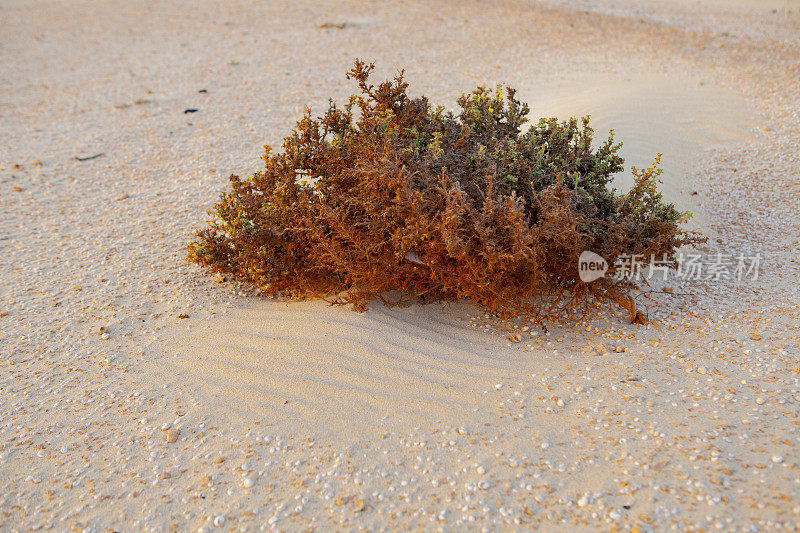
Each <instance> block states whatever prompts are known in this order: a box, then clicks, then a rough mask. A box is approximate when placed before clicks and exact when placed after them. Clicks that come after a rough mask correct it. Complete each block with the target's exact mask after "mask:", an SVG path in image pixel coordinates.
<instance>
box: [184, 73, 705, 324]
mask: <svg viewBox="0 0 800 533" xmlns="http://www.w3.org/2000/svg"><path fill="white" fill-rule="evenodd" d="M372 69H373V65H371V64H370V65H367V64H365V63H363V62H362V61H360V60H356V63H355V66H354V68H353V69H352V70H351V71H350V72H348V74H347V76H348V78H351V79H354V80H355V81H356V83H357V84H358V88H359V90H360V93H359V94H357V95H353V96H351V97H350V100H349V102H348V103H347V105H345V106H344V107H343V108H340V107H337V106H336V105H335V104H334V103H333V102H331V103H330V107H329V108H328V110H327V111H326V112H325V114H324V115H323V116H322V117H320V118H318V119H313V118H312V117H311V115H310V111H306V112H305V114H304V116H303V117H302V119H301V120H300V121H299V122H298V123H297V128H296V130H295V131H293V132H292V134H291V135H289V136H288V137H286V139H285V140H284V142H283V151H282V153H280V154H273V153H271V152H270V149H269V147H267V149H266V154H265V155H264V162H265V165H264V169H263V170H262V171H260V172H256V173H255V174H254V175H253V176H252V177H250V178H247V179H241V178H240V177H238V176H231V177H230V182H231V190H230V191H228V192H225V193H223V194H222V196H221V198H220V200H219V202H218V203H217V204H216V206H215V209H214V212H213V214H214V217H213V218H212V220H211V222H210V224H209V226H208V227H207V228H205V229H202V230H200V231H198V232H197V233H196V237H195V239H194V241H193V242H191V243H190V245H189V259H190V260H191V261H193V262H195V263H199V264H201V265H204V266H206V267H209V268H210V269H211V270H212V271H215V272H221V273H225V274H229V275H231V276H232V277H233V278H235V279H237V280H240V281H243V282H247V283H251V284H254V285H257V286H258V287H260V288H261V289H262V291H263V292H265V293H268V294H269V293H271V294H281V295H284V296H289V297H320V296H321V297H326V296H331V295H337V297H336V300H335V301H337V302H340V303H345V302H348V303H351V304H352V305H353V306H354V307H355V308H356V309H359V310H361V309H364V308H365V306H366V303H367V302H368V301H370V300H371V299H380V300H384V301H385V294H386V293H387V291H391V290H396V291H400V292H401V293H403V294H405V295H407V296H409V297H410V296H416V297H421V298H423V299H425V300H427V301H430V300H454V299H458V298H469V299H470V300H471V301H473V302H474V303H476V304H478V305H480V306H482V307H484V308H486V309H487V310H490V311H492V312H496V313H498V314H505V315H508V314H517V313H519V314H526V315H533V316H536V317H539V318H542V317H546V316H547V317H551V318H558V317H559V316H562V317H563V316H564V309H565V306H570V305H572V306H578V307H581V306H584V305H585V304H586V303H588V302H590V301H592V300H593V299H606V300H607V299H612V300H616V301H618V302H622V303H623V305H624V302H625V301H626V300H625V291H626V289H627V288H628V286H626V285H625V284H623V283H620V282H618V281H615V280H613V279H612V278H611V277H608V276H607V277H605V278H601V279H599V280H596V281H594V282H591V283H584V282H582V281H581V280H580V278H579V276H578V266H577V261H578V256H579V255H580V254H581V252H582V251H584V250H592V251H594V252H596V253H598V254H600V255H601V256H603V257H604V258H605V259H606V260H607V261H608V262H609V264H613V263H614V262H615V260H616V259H617V258H618V257H619V256H620V255H621V254H642V255H644V256H646V257H649V256H650V255H651V254H653V255H655V256H657V257H662V255H663V254H666V256H670V257H671V256H673V255H674V253H675V250H676V248H677V247H679V246H681V245H684V244H691V243H694V242H698V241H699V240H700V239H699V237H697V236H694V235H690V234H688V233H686V232H682V231H681V230H680V229H679V225H680V223H681V222H683V221H684V220H685V218H686V217H687V216H688V215H687V214H684V213H680V212H678V211H677V210H676V209H675V207H674V206H673V205H671V204H669V205H667V204H664V203H663V202H662V198H661V195H660V194H659V193H658V191H657V190H656V185H657V183H658V175H659V173H660V171H659V170H658V169H657V166H656V164H657V162H658V161H657V160H656V164H654V165H653V167H651V168H649V169H646V170H644V171H634V175H635V185H634V187H633V189H632V190H631V191H630V192H629V193H627V194H624V195H621V196H619V195H615V193H614V190H613V189H610V188H609V184H610V182H611V179H612V176H613V175H614V174H615V173H618V172H620V171H622V169H623V160H622V158H621V157H620V156H619V154H618V151H619V148H620V146H621V145H619V144H614V141H613V132H612V135H611V136H610V137H609V138H608V139H607V140H606V141H605V142H603V143H602V144H600V145H599V147H597V148H596V149H593V148H592V134H593V130H592V129H591V128H590V127H589V120H588V118H584V119H583V120H582V121H581V122H579V121H577V120H576V119H571V120H569V121H566V122H559V121H557V120H556V119H542V120H540V121H539V123H538V124H536V125H534V126H532V127H530V128H529V129H527V131H524V132H523V131H522V126H523V125H524V124H525V123H526V122H527V119H526V115H527V114H528V106H527V105H526V104H524V103H521V102H520V101H519V100H517V99H516V98H515V94H514V90H512V89H506V90H505V91H503V90H502V89H501V88H499V87H498V89H497V90H487V89H485V88H478V89H476V90H475V91H473V92H472V93H469V94H465V95H463V96H462V97H461V98H459V100H458V105H459V106H460V108H461V111H460V112H459V113H458V114H457V115H456V114H453V113H452V112H445V110H444V108H442V107H441V106H439V107H434V106H432V105H431V104H430V103H429V102H428V100H427V98H425V97H420V98H410V97H409V96H408V94H407V92H406V90H407V83H406V82H405V81H404V80H403V75H402V73H401V74H400V75H398V76H397V77H396V78H394V79H393V80H390V81H385V82H383V83H381V84H379V85H377V86H374V85H371V84H370V83H369V76H370V72H371V71H372Z"/></svg>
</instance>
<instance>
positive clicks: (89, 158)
mask: <svg viewBox="0 0 800 533" xmlns="http://www.w3.org/2000/svg"><path fill="white" fill-rule="evenodd" d="M103 155H106V154H104V153H103V152H100V153H99V154H94V155H90V156H89V157H78V156H77V155H76V156H75V159H77V160H78V161H89V160H91V159H97V158H98V157H100V156H103Z"/></svg>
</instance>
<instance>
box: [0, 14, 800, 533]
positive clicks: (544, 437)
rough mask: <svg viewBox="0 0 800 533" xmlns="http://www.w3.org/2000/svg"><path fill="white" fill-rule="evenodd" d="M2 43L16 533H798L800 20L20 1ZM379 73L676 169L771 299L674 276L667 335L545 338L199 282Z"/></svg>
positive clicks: (4, 443)
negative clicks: (610, 138)
mask: <svg viewBox="0 0 800 533" xmlns="http://www.w3.org/2000/svg"><path fill="white" fill-rule="evenodd" d="M0 21H2V23H1V24H0V57H2V59H3V60H2V61H1V62H0V131H2V132H3V134H4V135H3V137H4V148H5V149H4V150H3V151H2V152H0V198H1V199H0V202H2V204H1V205H2V210H1V211H0V217H2V219H0V366H2V374H0V376H1V377H0V448H1V449H0V483H2V485H3V486H4V487H6V490H5V491H3V493H2V494H1V495H0V529H2V530H8V531H23V530H39V529H43V530H56V531H67V530H73V529H74V530H84V531H105V530H117V531H135V530H146V531H166V530H178V531H184V530H197V531H201V530H202V531H212V530H219V531H223V530H240V531H251V530H267V529H275V530H305V529H312V530H329V529H344V530H358V529H378V530H384V529H388V530H394V529H400V528H403V529H406V528H408V529H442V530H461V529H468V530H486V531H491V530H511V529H517V528H520V527H523V526H524V527H537V528H541V529H544V530H565V529H569V530H609V529H615V530H626V531H633V530H639V531H663V530H669V529H676V530H687V529H702V530H712V529H723V530H754V531H763V530H777V529H781V528H782V529H790V530H791V529H797V528H799V527H800V504H798V502H800V471H799V470H798V468H799V467H800V454H798V446H800V436H798V411H799V410H800V378H799V377H798V376H799V375H800V374H799V367H800V363H799V362H798V354H799V353H800V340H799V337H800V336H799V335H798V327H800V295H799V294H798V289H797V284H796V282H797V279H798V276H799V275H800V263H799V262H798V259H797V257H796V253H797V249H798V244H800V217H798V214H797V206H798V205H800V171H798V169H799V168H800V154H798V150H797V147H798V146H800V132H799V130H798V125H799V124H800V117H799V116H798V111H797V110H798V109H800V91H799V90H798V87H800V69H799V68H798V64H800V31H799V30H800V3H799V2H797V1H795V0H774V1H772V0H771V1H769V2H747V1H744V0H741V1H739V0H737V1H736V2H721V1H717V0H713V1H712V0H703V1H699V2H695V1H692V2H689V1H677V0H670V1H667V0H650V1H647V2H632V1H627V0H624V1H623V0H620V1H614V2H611V1H595V2H555V1H554V2H541V3H520V2H510V1H509V2H500V1H498V2H472V1H470V2H441V3H439V4H437V5H436V7H435V8H433V7H431V5H430V4H429V3H426V2H403V3H393V2H368V3H362V2H347V1H346V2H336V3H333V2H331V3H325V4H322V5H319V4H318V3H316V2H291V3H289V2H281V3H278V2H276V3H270V4H267V5H253V3H250V2H236V1H233V2H226V3H224V4H215V3H211V2H204V1H201V2H183V3H177V2H176V3H169V4H166V3H137V4H129V3H123V2H117V1H108V2H103V3H90V2H78V1H61V2H22V1H16V0H12V1H10V2H6V3H4V4H3V5H2V6H0ZM326 24H328V25H329V26H330V24H334V25H336V24H345V26H344V28H342V29H337V27H335V26H334V27H327V28H321V27H320V26H323V25H326ZM358 56H360V57H364V58H367V59H372V60H375V61H376V63H377V65H378V75H379V76H386V75H391V74H393V73H394V72H395V71H396V70H397V69H400V68H405V69H406V74H407V78H408V81H409V82H410V83H411V92H412V93H413V94H420V93H424V94H426V95H428V96H429V97H431V98H432V99H433V100H434V101H438V102H442V103H444V104H446V105H448V106H450V107H453V106H455V99H456V97H457V96H458V95H459V94H460V93H461V92H462V91H464V90H467V89H469V88H471V87H474V86H475V85H477V84H482V85H492V84H495V83H497V82H501V81H503V82H507V83H508V84H510V85H512V86H515V87H516V88H517V89H518V90H519V92H518V94H519V96H520V98H521V99H523V100H526V101H529V102H531V104H532V106H533V111H532V115H534V116H535V117H538V116H550V115H555V116H560V117H567V116H570V115H573V114H576V115H577V114H586V113H590V114H592V116H593V118H594V124H595V127H596V130H597V131H598V134H603V133H604V132H606V131H607V130H608V129H610V128H614V129H615V130H616V132H617V134H618V138H619V139H620V140H622V141H623V142H624V145H625V146H624V151H625V156H626V157H627V158H628V160H629V162H631V163H633V164H635V165H638V166H644V165H647V164H649V162H650V161H651V160H652V158H653V157H654V155H655V153H657V152H663V153H664V159H663V161H664V168H665V174H664V185H663V187H664V191H665V195H666V196H667V197H668V198H669V199H670V200H671V201H674V202H675V203H676V204H677V205H679V206H681V207H682V208H685V209H691V210H692V211H693V212H694V214H695V216H694V217H693V219H692V221H691V223H690V224H691V225H690V228H692V229H695V230H698V231H702V232H703V233H705V234H706V235H708V236H709V237H710V239H709V242H708V243H707V244H706V245H704V246H702V247H701V248H700V250H699V251H700V252H702V253H703V254H705V255H707V256H709V257H712V256H713V255H714V254H716V253H725V254H731V255H734V256H735V255H738V254H744V255H746V256H752V255H755V254H757V253H760V254H761V255H762V260H761V271H760V277H759V278H758V279H757V280H750V279H748V280H745V281H744V282H742V283H735V282H732V281H721V282H714V281H713V280H711V281H702V280H690V279H670V280H667V281H658V280H657V281H654V282H653V286H654V287H655V288H660V287H663V286H668V287H669V288H671V289H673V294H671V295H670V294H664V293H654V294H650V295H643V296H642V297H640V299H639V301H640V304H641V307H642V308H643V309H646V311H647V312H648V313H649V316H650V318H651V321H650V323H649V324H648V325H646V326H632V325H630V324H629V323H628V321H627V320H626V317H625V316H624V313H622V312H621V311H620V310H614V309H610V310H609V309H598V314H597V316H591V317H587V318H585V319H581V320H580V321H579V322H578V324H577V325H574V326H569V327H568V326H565V325H557V324H547V325H546V326H547V329H546V331H545V329H543V328H542V327H540V326H539V325H538V324H531V323H527V322H524V321H519V320H516V321H506V322H504V321H500V320H498V319H496V318H494V317H491V316H486V315H485V314H483V313H481V312H480V311H478V310H477V309H475V308H474V307H472V306H471V305H470V304H469V303H468V302H454V303H448V304H431V305H419V304H418V303H415V302H412V303H409V304H408V305H406V306H403V307H394V308H387V307H385V306H382V305H378V304H374V305H371V306H370V308H369V310H368V311H367V312H365V313H356V312H354V311H352V310H351V309H349V308H345V307H331V306H329V305H328V304H326V303H325V302H321V301H310V302H280V301H273V300H268V299H264V298H261V297H259V296H257V295H256V294H254V293H253V291H252V290H250V289H249V288H247V287H242V286H239V285H237V284H234V283H230V282H224V283H217V282H214V281H213V280H212V279H211V277H210V276H208V275H206V274H205V273H204V272H202V271H201V270H200V269H198V268H195V267H194V266H189V265H188V264H187V263H186V262H185V245H186V242H187V241H188V240H189V238H190V235H191V231H192V230H193V229H194V228H197V227H199V226H201V225H202V224H203V223H204V221H205V220H206V218H207V215H206V210H207V209H208V208H209V207H210V206H211V205H212V204H213V202H214V200H215V199H216V197H217V195H218V193H219V191H221V190H223V189H224V188H225V186H226V184H225V176H227V175H228V174H229V173H232V172H233V173H240V174H247V173H250V172H252V171H254V170H255V169H257V168H258V167H259V157H260V155H261V153H262V148H261V146H262V145H264V144H271V145H273V146H274V147H277V146H278V145H279V143H280V140H281V138H282V136H283V135H285V134H286V133H288V131H289V130H290V128H291V127H292V125H293V121H294V120H295V119H297V118H298V116H299V114H300V112H301V111H302V108H303V106H304V105H306V104H308V105H311V106H312V108H313V109H315V110H320V109H322V106H323V105H324V104H325V102H326V101H327V98H328V97H330V96H332V97H334V98H336V99H337V100H339V101H343V100H344V98H345V97H346V95H347V94H348V93H349V91H350V85H349V82H348V81H347V80H345V79H344V76H343V73H344V71H345V70H346V69H347V68H349V66H350V64H351V61H352V59H353V58H354V57H358ZM200 91H204V92H200ZM187 109H197V111H196V112H193V113H185V111H186V110H187ZM97 154H102V155H100V156H99V157H96V158H94V159H88V160H84V161H79V160H77V159H76V157H80V158H86V157H91V156H95V155H97ZM629 184H630V174H629V173H626V175H624V176H620V178H619V180H618V181H617V183H616V185H617V186H618V187H619V188H620V189H623V190H624V189H625V188H626V187H627V186H629ZM183 315H188V317H186V318H181V316H183ZM517 334H518V335H519V336H520V337H519V338H520V339H521V340H520V342H514V341H512V340H510V339H509V336H511V335H517ZM515 340H516V339H515Z"/></svg>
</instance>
